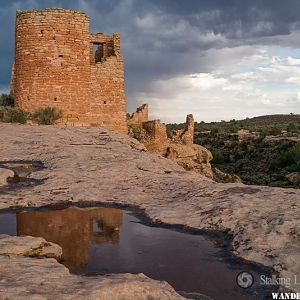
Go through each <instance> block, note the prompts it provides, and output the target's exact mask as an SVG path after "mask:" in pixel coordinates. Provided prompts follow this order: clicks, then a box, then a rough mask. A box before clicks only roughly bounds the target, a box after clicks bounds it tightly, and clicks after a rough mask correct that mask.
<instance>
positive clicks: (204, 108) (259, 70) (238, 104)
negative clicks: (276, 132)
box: [0, 0, 300, 122]
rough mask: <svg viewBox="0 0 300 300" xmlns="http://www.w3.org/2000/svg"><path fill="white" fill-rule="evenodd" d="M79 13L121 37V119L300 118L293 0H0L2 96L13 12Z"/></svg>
mask: <svg viewBox="0 0 300 300" xmlns="http://www.w3.org/2000/svg"><path fill="white" fill-rule="evenodd" d="M46 7H63V8H70V9H75V10H83V11H85V12H87V13H88V14H89V15H90V17H91V31H92V32H105V33H108V34H111V33H113V32H120V33H121V37H122V53H123V55H124V57H125V76H126V95H127V107H128V111H129V112H132V111H133V110H135V108H136V107H137V106H139V105H141V104H142V103H149V105H150V111H151V117H152V118H159V119H161V120H162V121H164V122H182V121H184V119H185V115H186V114H188V113H193V114H194V116H195V119H196V120H197V121H201V120H204V121H218V120H223V119H224V120H230V119H233V118H235V119H241V118H244V117H252V116H257V115H263V114H280V113H291V112H293V113H300V13H299V12H300V1H299V0H226V1H225V0H98V1H93V0H54V1H50V0H45V1H37V0H21V1H14V0H9V1H3V0H0V39H1V41H0V51H1V52H0V59H1V63H0V66H1V76H0V91H2V92H5V91H7V90H8V85H9V80H10V68H11V64H12V60H13V49H14V20H15V11H16V10H17V9H33V8H46Z"/></svg>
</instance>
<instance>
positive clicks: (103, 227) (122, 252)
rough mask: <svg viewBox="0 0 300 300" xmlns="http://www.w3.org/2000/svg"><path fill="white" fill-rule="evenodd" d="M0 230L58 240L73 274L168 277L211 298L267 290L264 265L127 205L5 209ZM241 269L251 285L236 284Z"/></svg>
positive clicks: (259, 294)
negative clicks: (157, 223) (156, 223)
mask: <svg viewBox="0 0 300 300" xmlns="http://www.w3.org/2000/svg"><path fill="white" fill-rule="evenodd" d="M0 233H5V234H10V235H19V236H21V235H31V236H41V237H44V238H45V239H46V240H48V241H51V242H54V243H57V244H59V245H60V246H61V247H62V249H63V256H64V261H63V263H64V265H65V266H67V267H68V268H69V269H70V271H71V272H73V273H77V274H85V275H93V274H109V273H144V274H146V275H147V276H149V277H151V278H153V279H158V280H165V281H167V282H169V283H170V284H171V285H172V286H173V287H174V288H175V289H176V290H177V291H185V292H189V293H191V292H193V293H201V294H205V295H207V296H209V297H211V298H213V299H215V300H219V299H220V300H226V299H228V300H229V299H230V300H234V299H238V300H244V299H245V300H246V299H260V300H261V299H268V298H267V295H270V291H268V290H267V289H266V287H262V286H260V285H259V280H258V279H259V276H260V275H261V274H268V273H266V272H267V271H266V270H264V269H260V268H259V267H257V266H254V265H251V264H247V263H243V262H240V261H236V260H234V259H233V258H230V256H229V253H228V251H226V250H225V249H223V248H220V247H217V246H216V245H215V243H213V242H212V241H211V240H210V239H208V238H206V237H204V236H203V235H199V234H189V233H183V232H178V231H175V230H171V229H167V228H161V227H153V226H148V225H146V224H143V223H141V222H140V221H139V219H138V218H137V217H136V216H135V215H134V214H133V213H132V212H130V211H128V210H122V209H117V208H104V207H93V208H78V207H70V208H65V209H57V210H27V211H18V212H12V213H11V212H5V213H2V214H0ZM241 271H249V272H251V273H252V275H253V276H254V278H255V281H254V284H253V286H252V287H250V288H248V289H242V288H241V287H239V286H238V285H237V283H236V277H237V275H238V274H239V273H240V272H241ZM201 299H203V298H201Z"/></svg>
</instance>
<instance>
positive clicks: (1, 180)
mask: <svg viewBox="0 0 300 300" xmlns="http://www.w3.org/2000/svg"><path fill="white" fill-rule="evenodd" d="M14 175H15V173H14V172H13V171H12V170H9V169H5V168H0V186H4V185H6V184H7V179H8V178H11V177H14Z"/></svg>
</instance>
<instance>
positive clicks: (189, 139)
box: [181, 114, 195, 145]
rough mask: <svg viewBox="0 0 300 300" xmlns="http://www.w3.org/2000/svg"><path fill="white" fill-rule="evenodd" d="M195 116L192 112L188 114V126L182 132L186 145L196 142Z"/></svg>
mask: <svg viewBox="0 0 300 300" xmlns="http://www.w3.org/2000/svg"><path fill="white" fill-rule="evenodd" d="M194 123H195V122H194V117H193V115H192V114H189V115H187V116H186V127H185V130H184V131H183V133H182V136H181V139H182V142H183V143H184V144H185V145H193V144H194V127H195V124H194Z"/></svg>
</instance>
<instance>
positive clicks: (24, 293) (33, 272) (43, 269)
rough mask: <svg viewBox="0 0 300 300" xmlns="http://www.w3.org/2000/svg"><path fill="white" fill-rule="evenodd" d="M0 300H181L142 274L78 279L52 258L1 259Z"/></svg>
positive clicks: (160, 282) (13, 257)
mask: <svg viewBox="0 0 300 300" xmlns="http://www.w3.org/2000/svg"><path fill="white" fill-rule="evenodd" d="M0 299H30V300H31V299H72V300H73V299H90V300H94V299H98V300H99V299H101V300H120V299H122V300H132V299H137V300H148V299H153V300H170V299H172V300H173V299H174V300H181V299H184V298H183V297H181V296H180V295H178V294H177V293H176V292H175V291H174V289H173V288H172V287H171V286H170V285H169V284H168V283H166V282H164V281H156V280H152V279H150V278H148V277H146V276H145V275H143V274H138V275H133V274H120V275H109V276H93V277H90V276H77V275H72V274H70V273H69V270H68V269H67V268H66V267H65V266H63V265H61V264H59V263H58V262H57V261H56V260H55V259H53V258H46V259H36V258H30V257H22V256H14V255H11V256H9V257H8V256H4V255H0Z"/></svg>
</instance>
